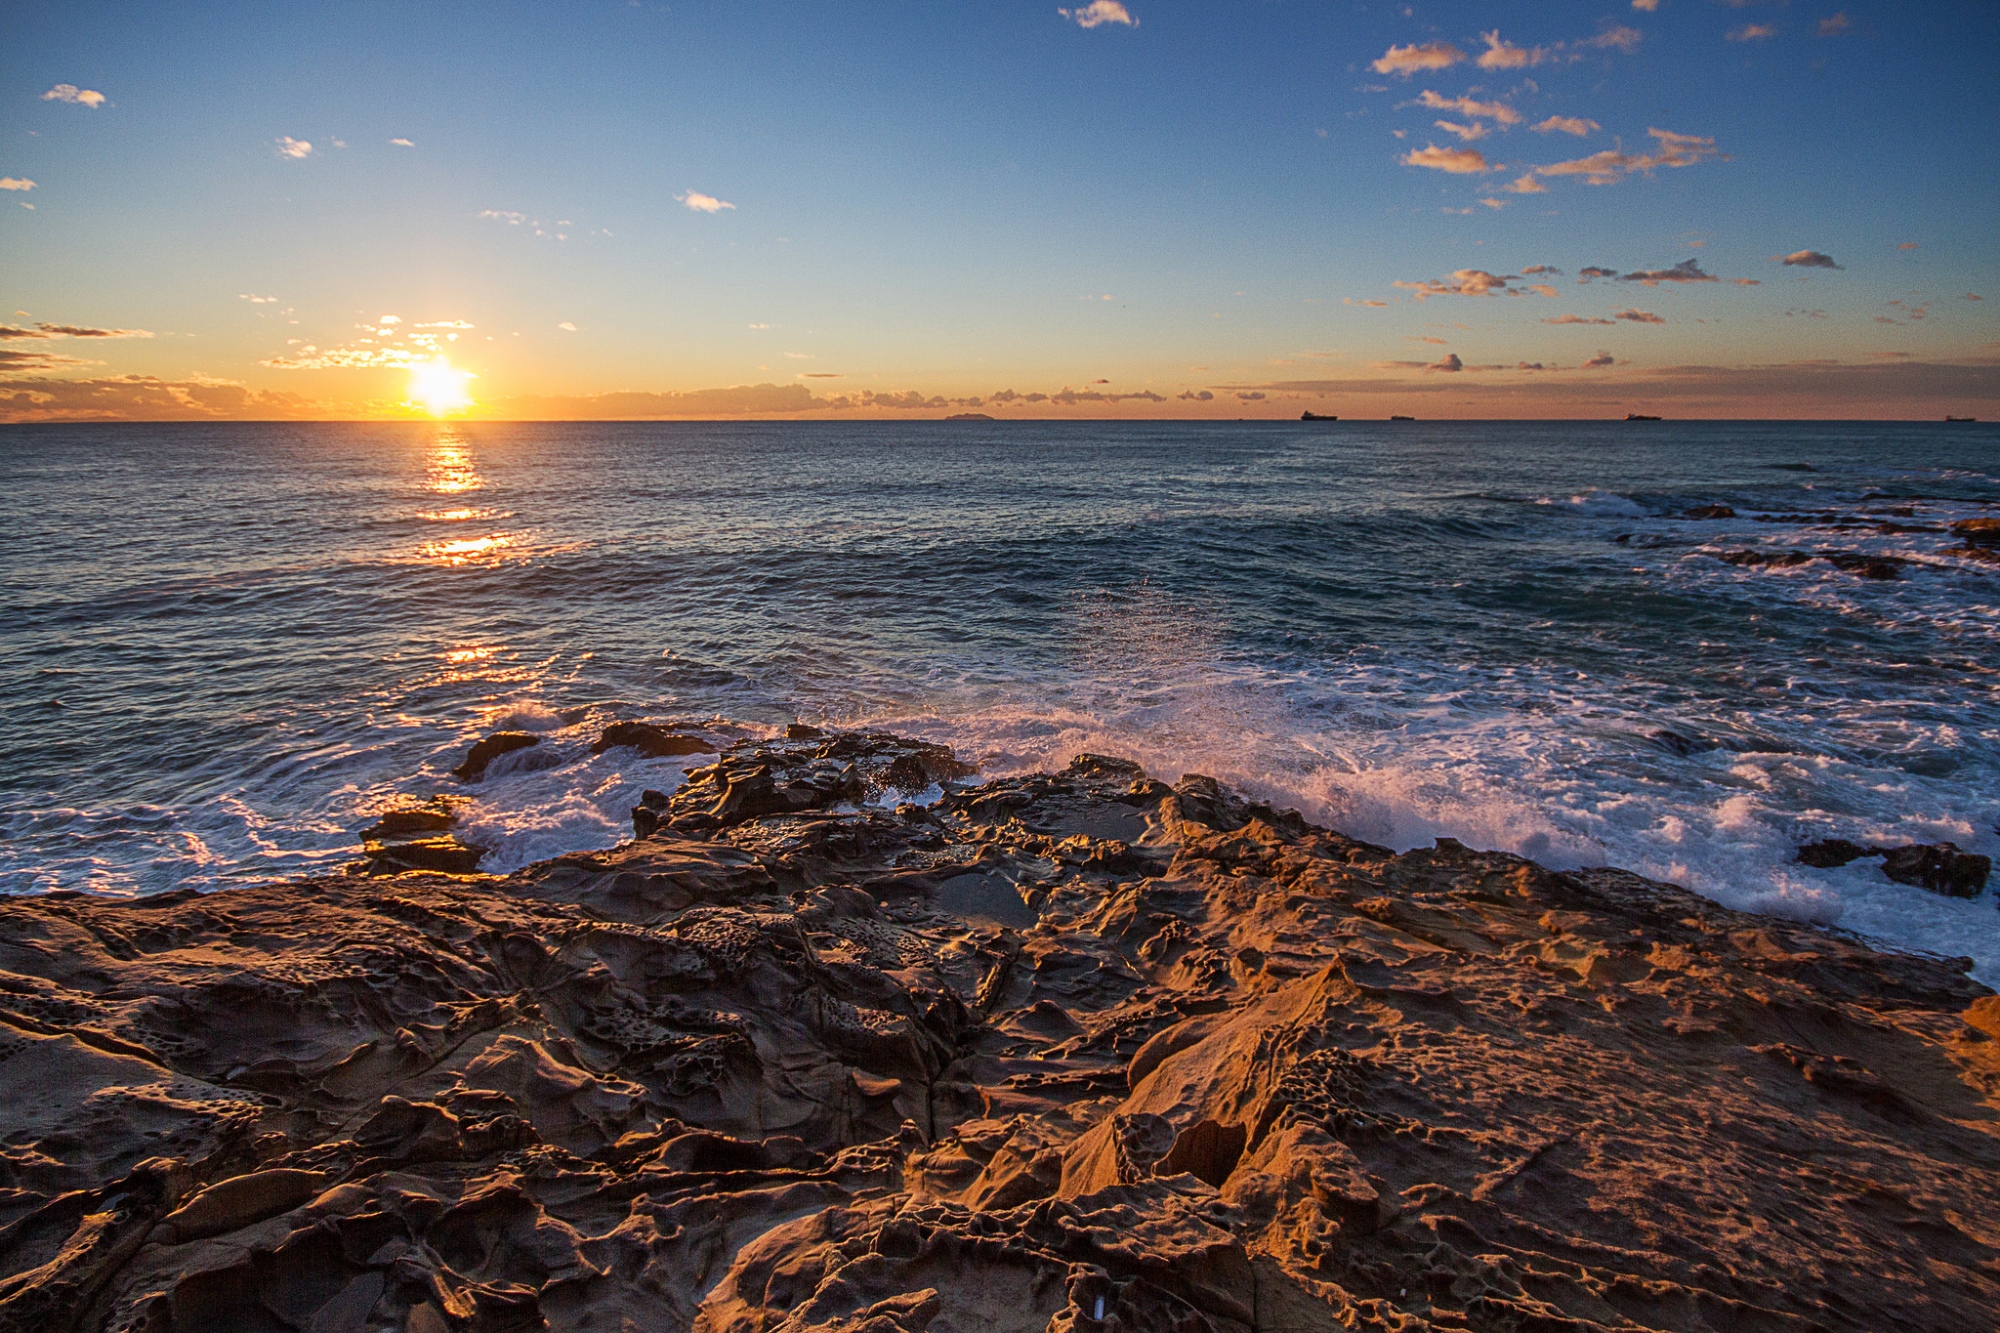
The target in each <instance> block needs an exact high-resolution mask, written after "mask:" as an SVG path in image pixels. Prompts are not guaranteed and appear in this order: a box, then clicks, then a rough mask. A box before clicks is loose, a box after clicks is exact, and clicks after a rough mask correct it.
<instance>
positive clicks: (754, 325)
mask: <svg viewBox="0 0 2000 1333" xmlns="http://www.w3.org/2000/svg"><path fill="white" fill-rule="evenodd" d="M750 327H751V328H753V329H768V328H770V327H771V326H770V325H769V324H752V325H751V326H750Z"/></svg>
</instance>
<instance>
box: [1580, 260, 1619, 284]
mask: <svg viewBox="0 0 2000 1333" xmlns="http://www.w3.org/2000/svg"><path fill="white" fill-rule="evenodd" d="M1617 276H1618V270H1617V269H1615V268H1605V267H1604V266H1603V265H1601V264H1585V265H1584V266H1583V267H1582V268H1580V269H1578V270H1577V271H1576V280H1577V281H1578V282H1589V281H1590V280H1591V279H1592V278H1615V277H1617Z"/></svg>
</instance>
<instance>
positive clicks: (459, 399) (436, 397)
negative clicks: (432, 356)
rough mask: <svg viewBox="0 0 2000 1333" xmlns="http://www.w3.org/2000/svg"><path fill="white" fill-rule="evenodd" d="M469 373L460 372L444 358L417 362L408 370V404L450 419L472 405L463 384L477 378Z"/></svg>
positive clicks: (465, 371)
mask: <svg viewBox="0 0 2000 1333" xmlns="http://www.w3.org/2000/svg"><path fill="white" fill-rule="evenodd" d="M477 378H478V376H476V375H474V374H473V373H472V372H471V371H469V370H459V369H456V368H455V367H453V366H452V364H451V363H450V362H449V361H446V360H445V359H444V358H443V357H439V358H437V359H436V360H435V361H419V362H417V363H416V364H415V365H413V366H411V367H410V402H411V404H412V405H413V406H416V407H421V408H423V409H424V411H426V412H428V413H430V414H431V415H432V416H434V417H444V416H450V415H451V414H452V413H454V412H463V411H464V410H465V409H466V408H468V407H471V406H472V396H471V395H470V394H468V393H466V391H465V382H466V381H467V380H470V379H477Z"/></svg>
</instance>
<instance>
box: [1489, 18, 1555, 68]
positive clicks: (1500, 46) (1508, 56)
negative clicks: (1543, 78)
mask: <svg viewBox="0 0 2000 1333" xmlns="http://www.w3.org/2000/svg"><path fill="white" fill-rule="evenodd" d="M1479 40H1480V41H1482V42H1485V43H1486V49H1485V50H1484V51H1482V52H1480V53H1479V68H1481V69H1524V68H1526V67H1527V66H1529V65H1539V64H1541V63H1542V62H1543V61H1544V60H1547V59H1548V58H1549V53H1548V51H1547V50H1546V49H1545V48H1543V47H1539V46H1537V47H1532V48H1530V47H1522V46H1516V45H1514V44H1513V43H1512V42H1509V41H1505V40H1503V39H1502V38H1501V36H1500V30H1499V29H1498V28H1495V29H1494V30H1493V31H1492V32H1482V33H1480V34H1479Z"/></svg>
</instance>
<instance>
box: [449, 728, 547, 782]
mask: <svg viewBox="0 0 2000 1333" xmlns="http://www.w3.org/2000/svg"><path fill="white" fill-rule="evenodd" d="M541 743H542V738H541V737H540V736H537V735H535V734H534V733H533V732H529V731H496V732H494V733H493V734H492V735H491V736H488V737H486V738H485V739H484V740H481V741H478V742H475V743H474V745H473V746H472V748H471V749H469V750H467V751H466V752H465V758H464V760H463V761H461V762H460V763H459V766H458V767H457V768H454V769H453V770H451V771H452V776H454V777H456V778H458V779H459V781H461V782H477V781H479V779H481V778H483V777H485V776H486V769H487V766H488V765H490V764H491V763H492V762H493V761H494V760H495V759H498V758H499V757H500V756H501V755H503V754H512V753H514V751H516V750H525V749H528V748H529V747H530V746H534V745H540V744H541Z"/></svg>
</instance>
